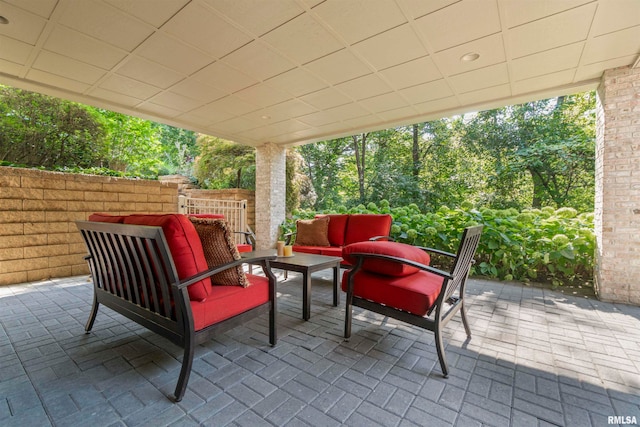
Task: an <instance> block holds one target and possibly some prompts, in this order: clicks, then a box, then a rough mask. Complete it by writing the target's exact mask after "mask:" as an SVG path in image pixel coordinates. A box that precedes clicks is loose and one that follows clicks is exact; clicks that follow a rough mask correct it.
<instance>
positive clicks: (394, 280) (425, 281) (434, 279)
mask: <svg viewBox="0 0 640 427" xmlns="http://www.w3.org/2000/svg"><path fill="white" fill-rule="evenodd" d="M350 273H351V271H349V270H347V271H345V272H344V274H343V275H342V290H343V291H345V292H346V291H347V280H348V278H349V274H350ZM353 279H354V291H353V293H354V295H355V296H358V297H361V298H364V299H368V300H370V301H375V302H377V303H381V304H384V305H387V306H390V307H393V308H397V309H399V310H404V311H408V312H409V313H413V314H416V315H418V316H424V315H425V314H427V312H428V311H429V309H430V308H431V306H432V305H433V304H434V303H435V302H436V299H437V298H438V294H439V293H440V289H441V288H442V281H443V279H442V277H440V276H438V275H436V274H433V273H429V272H427V271H419V272H417V273H414V274H410V275H408V276H402V277H394V276H383V275H379V274H376V273H371V272H368V271H363V270H360V271H358V272H357V273H356V274H355V276H354V277H353Z"/></svg>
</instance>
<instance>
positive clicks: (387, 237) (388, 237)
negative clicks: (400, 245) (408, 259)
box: [369, 236, 396, 242]
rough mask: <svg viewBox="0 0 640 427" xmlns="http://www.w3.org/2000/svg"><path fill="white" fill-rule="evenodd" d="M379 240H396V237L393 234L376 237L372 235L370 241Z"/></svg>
mask: <svg viewBox="0 0 640 427" xmlns="http://www.w3.org/2000/svg"><path fill="white" fill-rule="evenodd" d="M379 240H384V241H387V242H395V241H396V239H394V238H393V237H391V236H375V237H372V238H370V239H369V241H370V242H377V241H379Z"/></svg>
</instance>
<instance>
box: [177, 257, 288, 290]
mask: <svg viewBox="0 0 640 427" xmlns="http://www.w3.org/2000/svg"><path fill="white" fill-rule="evenodd" d="M274 259H276V256H275V255H270V256H261V257H253V258H242V259H237V260H234V261H231V262H227V263H225V264H221V265H219V266H217V267H214V268H210V269H208V270H205V271H203V272H200V273H198V274H195V275H193V276H191V277H188V278H186V279H184V280H181V281H180V282H179V283H174V284H172V286H175V287H177V288H178V289H183V288H186V287H187V286H189V285H193V284H194V283H196V282H199V281H200V280H202V279H206V278H207V277H211V276H213V275H214V274H218V273H220V272H222V271H225V270H228V269H230V268H233V267H237V266H239V265H242V264H262V265H263V266H265V265H266V263H268V262H269V261H271V260H274Z"/></svg>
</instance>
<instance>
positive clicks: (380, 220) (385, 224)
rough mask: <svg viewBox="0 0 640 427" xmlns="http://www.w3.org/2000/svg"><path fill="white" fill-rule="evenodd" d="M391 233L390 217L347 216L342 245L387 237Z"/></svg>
mask: <svg viewBox="0 0 640 427" xmlns="http://www.w3.org/2000/svg"><path fill="white" fill-rule="evenodd" d="M390 231H391V215H386V214H384V215H379V214H354V215H349V221H348V223H347V232H346V234H345V238H344V244H345V245H349V244H351V243H356V242H364V241H365V240H369V239H370V238H372V237H377V236H388V235H389V232H390Z"/></svg>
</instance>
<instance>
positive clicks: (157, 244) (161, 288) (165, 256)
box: [77, 221, 178, 320]
mask: <svg viewBox="0 0 640 427" xmlns="http://www.w3.org/2000/svg"><path fill="white" fill-rule="evenodd" d="M77 224H78V229H79V230H80V232H81V234H82V236H83V238H84V241H85V243H86V245H87V249H88V251H89V264H90V268H91V271H92V275H93V279H94V281H95V286H96V288H97V289H100V290H102V291H104V292H107V293H109V294H111V295H113V296H115V297H117V298H120V299H123V300H126V301H129V302H131V303H133V304H135V305H137V306H139V307H141V308H143V309H145V310H148V311H151V312H153V313H156V314H158V315H160V316H162V317H166V318H168V319H171V320H176V310H175V304H174V294H173V292H177V291H174V290H173V289H172V287H171V286H170V285H171V283H177V282H178V276H177V273H176V269H175V265H174V264H173V260H172V258H171V255H170V252H169V250H168V246H167V243H166V240H165V237H164V233H163V232H162V228H160V227H148V226H140V225H126V224H109V223H99V222H90V221H79V222H78V223H77Z"/></svg>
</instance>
